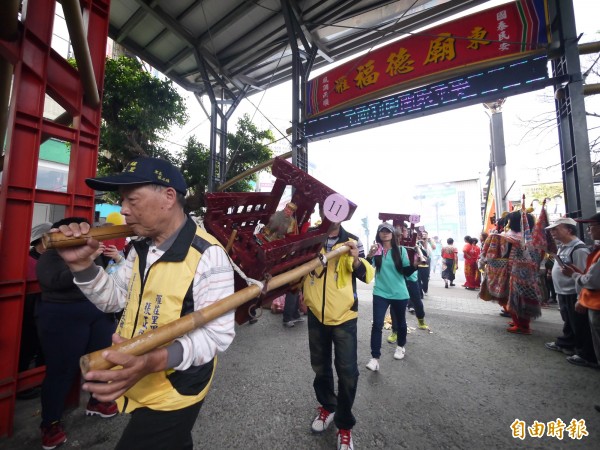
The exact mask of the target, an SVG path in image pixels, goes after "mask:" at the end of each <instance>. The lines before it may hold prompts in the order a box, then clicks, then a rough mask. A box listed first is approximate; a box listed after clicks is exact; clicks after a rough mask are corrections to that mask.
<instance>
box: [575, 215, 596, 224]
mask: <svg viewBox="0 0 600 450" xmlns="http://www.w3.org/2000/svg"><path fill="white" fill-rule="evenodd" d="M575 221H576V222H580V223H600V213H596V214H594V215H593V216H592V217H590V218H589V219H575Z"/></svg>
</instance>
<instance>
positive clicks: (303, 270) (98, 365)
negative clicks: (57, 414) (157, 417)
mask: <svg viewBox="0 0 600 450" xmlns="http://www.w3.org/2000/svg"><path fill="white" fill-rule="evenodd" d="M349 250H350V247H348V246H346V245H342V246H341V247H339V248H337V249H335V250H333V251H331V252H329V253H327V254H326V255H325V257H326V258H327V260H328V261H330V260H333V259H336V258H338V257H340V256H341V255H343V254H344V253H347V252H348V251H349ZM320 266H321V261H320V259H319V258H315V259H313V260H311V261H308V262H306V263H304V264H302V265H300V266H298V267H296V268H294V269H292V270H289V271H287V272H284V273H282V274H279V275H276V276H274V277H273V278H271V280H270V281H269V283H268V284H267V292H269V291H272V290H274V289H277V288H279V287H281V286H283V285H285V284H288V283H291V282H293V281H295V280H298V279H300V278H302V277H303V276H305V275H308V274H309V273H310V272H311V271H313V270H315V269H316V268H318V267H320ZM260 293H261V290H260V288H259V287H258V286H256V285H252V286H248V287H247V288H244V289H242V290H239V291H237V292H235V293H233V294H231V295H229V296H228V297H225V298H224V299H221V300H219V301H217V302H215V303H213V304H212V305H210V306H207V307H206V308H202V309H199V310H198V311H194V312H193V313H190V314H188V315H186V316H183V317H181V318H180V319H177V320H174V321H173V322H171V323H168V324H167V325H164V326H162V327H160V328H157V329H156V330H152V331H149V332H147V333H144V334H142V335H140V336H136V337H135V338H133V339H130V340H128V341H127V342H123V343H121V344H116V345H113V346H112V347H110V348H107V349H102V350H98V351H95V352H93V353H89V354H87V355H83V356H82V357H81V359H80V360H79V365H80V367H81V371H82V373H83V374H86V373H87V372H89V371H90V370H108V369H110V368H112V367H114V364H113V363H111V362H109V361H106V360H105V359H104V358H103V357H102V352H104V351H105V350H115V351H119V352H122V353H126V354H128V355H135V356H139V355H143V354H144V353H148V352H149V351H151V350H154V349H155V348H158V347H160V346H162V345H165V344H168V343H169V342H171V341H172V340H173V339H175V338H177V337H179V336H182V335H184V334H185V333H189V332H190V331H192V330H194V329H196V328H200V327H202V326H204V325H206V324H207V323H208V322H210V321H211V320H214V319H216V318H217V317H220V316H222V315H223V314H225V313H227V312H229V311H231V310H233V309H235V308H237V307H238V306H241V305H243V304H244V303H246V302H247V301H249V300H252V299H253V298H256V297H258V296H259V295H260Z"/></svg>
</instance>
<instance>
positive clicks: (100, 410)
mask: <svg viewBox="0 0 600 450" xmlns="http://www.w3.org/2000/svg"><path fill="white" fill-rule="evenodd" d="M118 412H119V408H117V404H116V403H115V402H98V401H96V402H94V401H92V399H90V400H89V401H88V404H87V406H86V408H85V414H86V416H100V417H102V418H103V419H108V418H110V417H113V416H116V415H117V413H118Z"/></svg>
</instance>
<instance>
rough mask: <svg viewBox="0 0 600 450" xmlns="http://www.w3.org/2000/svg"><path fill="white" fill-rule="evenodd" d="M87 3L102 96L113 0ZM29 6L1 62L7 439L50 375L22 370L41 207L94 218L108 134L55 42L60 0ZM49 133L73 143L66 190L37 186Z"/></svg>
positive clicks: (1, 405)
mask: <svg viewBox="0 0 600 450" xmlns="http://www.w3.org/2000/svg"><path fill="white" fill-rule="evenodd" d="M8 1H12V0H8ZM79 3H80V6H81V12H82V19H83V21H82V23H84V24H85V29H86V30H87V31H86V37H87V44H88V47H89V56H90V59H91V65H92V67H93V76H94V78H95V81H96V85H97V87H98V90H99V91H100V98H101V97H102V96H101V92H102V85H103V79H104V62H105V57H106V43H107V35H108V22H109V5H110V0H79ZM24 5H26V6H24V8H25V7H26V10H24V11H22V12H21V16H20V20H19V19H18V18H17V17H16V16H15V17H13V18H8V19H6V18H3V19H2V20H3V21H4V20H9V21H12V20H14V21H17V28H18V33H17V35H16V36H14V38H13V37H11V36H2V37H0V60H2V63H3V65H4V67H11V68H13V82H12V93H11V96H10V106H9V114H8V124H7V133H6V147H5V148H6V150H5V154H4V162H3V166H2V167H3V169H2V180H1V186H0V317H2V321H3V325H2V327H0V437H4V436H10V435H11V434H12V429H13V415H14V409H15V396H16V394H17V392H19V391H21V390H24V389H28V388H30V387H32V386H37V385H39V384H40V383H41V381H42V379H43V376H44V370H43V368H38V369H31V370H28V371H26V372H22V373H18V357H19V343H20V335H21V322H22V314H23V304H24V299H25V295H26V294H27V293H29V292H35V291H36V290H38V289H39V287H38V286H37V283H31V282H30V283H27V282H26V267H27V257H28V256H27V251H28V248H29V237H30V233H31V225H32V219H33V212H34V205H35V204H36V203H42V204H51V205H63V206H64V207H65V214H66V215H70V216H83V217H88V218H90V220H91V219H93V215H94V192H93V191H92V190H91V189H90V188H88V187H87V186H86V185H85V182H84V180H85V178H87V177H91V176H94V175H95V173H96V164H97V154H98V139H99V133H100V112H101V104H98V103H97V102H94V101H93V100H92V102H91V103H96V104H95V106H91V105H90V101H88V100H87V97H85V96H84V87H83V83H82V76H81V74H80V72H78V71H77V70H76V69H74V68H73V67H72V66H71V65H70V64H69V63H68V62H67V61H66V60H65V59H64V58H63V57H62V56H60V55H59V54H58V53H57V52H56V51H54V50H53V49H52V47H51V41H52V34H53V25H54V20H53V18H54V13H55V7H56V2H55V1H54V0H28V2H26V3H25V4H24ZM75 6H77V5H76V4H75ZM71 40H72V41H73V40H75V38H74V37H73V36H71ZM80 43H81V42H80ZM88 81H89V79H88ZM46 94H47V95H48V96H49V97H51V98H53V99H54V100H55V101H56V102H57V103H58V104H59V105H60V106H61V107H62V108H64V110H65V111H66V114H68V115H69V116H70V117H72V125H70V126H69V125H64V122H63V124H61V123H58V122H55V121H52V120H49V119H47V118H44V105H45V98H46ZM3 98H4V97H3ZM96 100H97V98H96ZM7 106H8V105H6V104H1V105H0V108H6V107H7ZM69 122H70V121H69ZM49 138H56V139H60V140H62V141H65V142H68V143H69V144H70V150H71V153H70V162H69V176H68V184H67V190H66V192H50V191H45V190H40V189H36V177H37V170H38V158H39V149H40V145H41V144H42V143H43V142H44V141H45V140H47V139H49ZM0 142H2V141H0Z"/></svg>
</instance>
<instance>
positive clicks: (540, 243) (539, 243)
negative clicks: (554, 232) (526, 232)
mask: <svg viewBox="0 0 600 450" xmlns="http://www.w3.org/2000/svg"><path fill="white" fill-rule="evenodd" d="M548 225H549V223H548V213H547V212H546V200H544V201H543V203H542V209H541V210H540V216H539V217H538V220H537V222H536V223H535V226H534V227H533V247H534V248H536V249H538V250H543V251H545V252H547V253H556V252H557V249H556V242H554V239H553V238H552V236H551V235H550V231H548V230H547V229H546V227H547V226H548Z"/></svg>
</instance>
